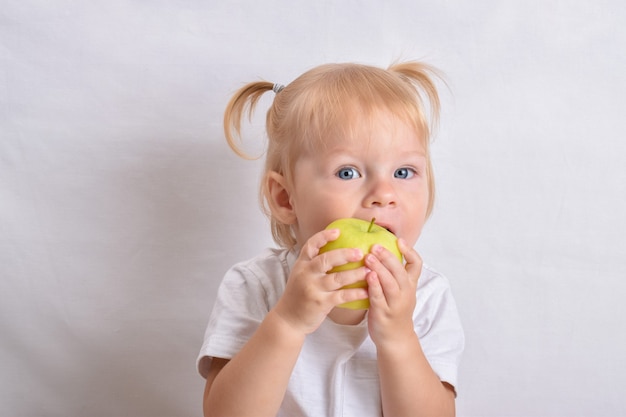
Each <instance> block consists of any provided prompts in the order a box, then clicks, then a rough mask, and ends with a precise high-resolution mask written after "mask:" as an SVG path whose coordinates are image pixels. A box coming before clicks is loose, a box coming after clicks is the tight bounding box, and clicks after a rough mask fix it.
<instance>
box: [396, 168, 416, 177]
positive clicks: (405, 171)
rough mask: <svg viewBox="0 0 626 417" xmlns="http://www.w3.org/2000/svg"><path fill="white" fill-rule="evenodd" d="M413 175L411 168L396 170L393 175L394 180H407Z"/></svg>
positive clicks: (413, 171)
mask: <svg viewBox="0 0 626 417" xmlns="http://www.w3.org/2000/svg"><path fill="white" fill-rule="evenodd" d="M414 175H415V170H413V169H411V168H398V169H396V172H394V173H393V177H394V178H402V179H409V178H412V177H413V176H414Z"/></svg>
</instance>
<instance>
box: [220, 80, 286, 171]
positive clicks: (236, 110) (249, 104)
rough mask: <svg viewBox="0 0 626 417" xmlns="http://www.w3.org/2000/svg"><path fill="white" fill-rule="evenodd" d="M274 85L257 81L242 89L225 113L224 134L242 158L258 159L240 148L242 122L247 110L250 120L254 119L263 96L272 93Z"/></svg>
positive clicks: (234, 96)
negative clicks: (255, 110)
mask: <svg viewBox="0 0 626 417" xmlns="http://www.w3.org/2000/svg"><path fill="white" fill-rule="evenodd" d="M273 87H274V84H272V83H270V82H267V81H256V82H251V83H249V84H246V85H245V86H243V87H242V88H240V89H239V90H238V91H237V92H236V93H235V94H234V95H233V97H232V98H231V99H230V101H229V102H228V105H227V106H226V111H225V112H224V134H225V135H226V141H227V142H228V146H230V148H231V149H232V150H233V151H234V152H235V153H236V154H237V155H239V156H240V157H242V158H245V159H256V158H255V157H252V156H250V155H248V154H246V153H245V152H244V151H243V150H242V149H241V147H240V144H241V120H242V118H243V116H244V113H245V112H246V110H247V113H248V115H247V116H248V120H250V119H252V114H253V113H254V108H255V107H256V105H257V103H258V101H259V99H260V98H261V96H262V95H263V94H264V93H266V92H267V91H272V89H273Z"/></svg>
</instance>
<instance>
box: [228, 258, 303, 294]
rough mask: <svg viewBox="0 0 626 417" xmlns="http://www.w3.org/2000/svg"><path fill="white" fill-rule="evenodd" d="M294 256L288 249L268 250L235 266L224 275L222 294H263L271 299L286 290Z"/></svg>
mask: <svg viewBox="0 0 626 417" xmlns="http://www.w3.org/2000/svg"><path fill="white" fill-rule="evenodd" d="M292 257H293V254H292V253H291V252H289V251H288V250H286V249H274V248H270V249H266V250H264V251H263V252H262V253H260V254H259V255H257V256H255V257H253V258H250V259H247V260H245V261H241V262H238V263H236V264H235V265H233V266H232V267H231V268H230V269H229V270H228V271H227V272H226V274H225V275H224V279H223V280H222V284H221V286H220V293H247V294H248V295H250V294H258V293H262V294H263V295H264V296H265V297H267V298H268V302H270V303H271V299H274V298H275V297H276V296H279V295H280V294H281V293H282V291H283V290H284V287H285V283H286V282H287V277H288V276H289V271H290V268H291V258H292Z"/></svg>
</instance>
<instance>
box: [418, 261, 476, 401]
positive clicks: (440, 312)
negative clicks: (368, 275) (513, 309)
mask: <svg viewBox="0 0 626 417" xmlns="http://www.w3.org/2000/svg"><path fill="white" fill-rule="evenodd" d="M422 274H423V275H422V276H421V277H420V281H422V280H423V281H422V282H420V283H419V284H421V285H418V291H417V306H418V307H417V308H416V314H415V316H414V326H415V331H416V332H417V334H418V336H419V339H420V343H421V345H422V350H423V351H424V354H425V356H426V358H427V359H428V362H429V363H430V366H431V367H432V368H433V371H434V372H435V373H436V374H437V376H439V379H440V380H441V381H443V382H447V383H449V384H450V385H452V386H453V387H455V389H456V386H457V378H458V368H459V363H460V360H461V355H462V353H463V350H464V348H465V335H464V332H463V327H462V325H461V320H460V318H459V314H458V310H457V306H456V303H455V301H454V298H453V296H452V291H451V289H450V284H449V282H448V280H447V279H446V278H445V277H444V276H442V275H440V274H438V273H436V272H434V271H433V270H431V269H425V270H424V272H422Z"/></svg>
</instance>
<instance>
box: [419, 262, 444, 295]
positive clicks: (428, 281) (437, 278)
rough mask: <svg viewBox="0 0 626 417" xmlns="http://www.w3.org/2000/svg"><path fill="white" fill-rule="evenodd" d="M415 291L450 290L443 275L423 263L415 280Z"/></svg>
mask: <svg viewBox="0 0 626 417" xmlns="http://www.w3.org/2000/svg"><path fill="white" fill-rule="evenodd" d="M417 291H418V292H422V293H433V292H446V291H450V282H449V281H448V278H446V276H445V275H443V274H442V273H441V272H439V271H437V270H435V269H434V268H433V267H431V266H429V265H427V264H424V265H422V272H421V273H420V277H419V280H418V281H417Z"/></svg>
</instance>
